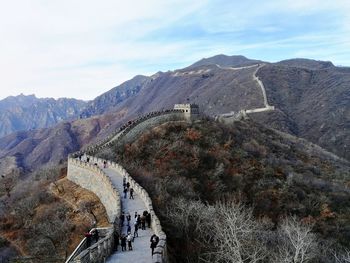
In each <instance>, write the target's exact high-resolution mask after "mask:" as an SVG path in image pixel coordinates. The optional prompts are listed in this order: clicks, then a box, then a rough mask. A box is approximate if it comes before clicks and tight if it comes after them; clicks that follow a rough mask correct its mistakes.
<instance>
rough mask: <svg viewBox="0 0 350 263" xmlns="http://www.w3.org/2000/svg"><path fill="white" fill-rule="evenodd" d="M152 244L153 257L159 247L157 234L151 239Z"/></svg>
mask: <svg viewBox="0 0 350 263" xmlns="http://www.w3.org/2000/svg"><path fill="white" fill-rule="evenodd" d="M150 242H151V250H152V256H153V253H154V249H155V248H156V247H157V244H158V242H159V237H158V236H157V235H156V234H153V235H152V236H151V239H150Z"/></svg>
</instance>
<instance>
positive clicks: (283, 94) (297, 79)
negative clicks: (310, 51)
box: [253, 60, 350, 159]
mask: <svg viewBox="0 0 350 263" xmlns="http://www.w3.org/2000/svg"><path fill="white" fill-rule="evenodd" d="M318 63H319V65H318V66H317V65H316V64H315V62H314V61H311V63H309V64H308V65H309V66H310V64H312V68H317V69H311V68H310V67H308V68H306V67H305V65H306V63H305V60H304V61H303V63H302V65H301V66H299V67H297V66H296V64H295V63H292V64H293V66H290V65H287V66H286V64H284V63H282V65H283V66H281V64H280V63H277V64H268V65H266V66H264V67H262V68H261V69H260V70H259V72H258V76H259V78H260V79H261V80H262V82H263V83H264V86H265V89H266V93H267V95H268V100H269V103H270V104H271V105H274V106H275V107H276V108H277V110H276V111H274V112H270V113H265V114H257V115H256V116H253V117H254V118H255V119H256V120H257V121H260V122H263V123H268V124H269V125H271V126H272V127H274V128H277V129H279V130H284V131H286V132H289V133H291V134H294V135H296V136H298V137H302V138H305V139H307V140H309V141H311V142H314V143H316V144H318V145H320V146H322V147H324V148H326V149H327V150H329V151H332V152H334V153H336V154H338V155H339V156H343V157H345V158H347V159H350V150H349V148H348V146H349V145H350V133H349V131H350V103H349V102H350V89H349V83H350V70H349V69H346V68H339V67H334V66H327V67H325V68H324V67H323V65H325V64H324V62H318ZM327 64H328V63H327Z"/></svg>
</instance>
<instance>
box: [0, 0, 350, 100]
mask: <svg viewBox="0 0 350 263" xmlns="http://www.w3.org/2000/svg"><path fill="white" fill-rule="evenodd" d="M217 54H226V55H244V56H246V57H248V58H252V59H260V60H265V61H270V62H275V61H280V60H283V59H289V58H296V57H298V58H301V57H303V58H311V59H317V60H326V61H332V62H333V63H334V64H335V65H340V66H350V0H331V1H329V0H244V1H242V0H239V1H237V0H190V1H189V0H138V1H137V0H127V1H120V0H98V1H97V0H95V1H92V0H50V1H47V0H11V1H8V0H0V78H1V79H0V99H2V98H5V97H7V96H10V95H18V94H20V93H23V94H25V95H29V94H35V95H36V96H37V97H54V98H59V97H71V98H77V99H83V100H91V99H93V98H95V97H96V96H98V95H100V94H102V93H103V92H106V91H108V90H110V89H111V88H113V87H115V86H117V85H119V84H121V83H122V82H124V81H126V80H128V79H130V78H132V77H133V76H135V75H138V74H142V75H152V74H154V73H156V72H158V71H167V70H175V69H178V68H183V67H185V66H188V65H190V64H192V63H194V62H196V61H197V60H199V59H201V58H207V57H210V56H214V55H217Z"/></svg>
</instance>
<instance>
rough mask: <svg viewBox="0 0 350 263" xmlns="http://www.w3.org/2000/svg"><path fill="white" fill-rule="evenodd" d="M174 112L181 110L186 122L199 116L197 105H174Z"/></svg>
mask: <svg viewBox="0 0 350 263" xmlns="http://www.w3.org/2000/svg"><path fill="white" fill-rule="evenodd" d="M174 110H181V111H182V112H183V113H184V115H185V118H186V119H188V120H191V119H195V118H197V117H198V116H199V106H198V105H197V104H190V103H187V104H175V105H174Z"/></svg>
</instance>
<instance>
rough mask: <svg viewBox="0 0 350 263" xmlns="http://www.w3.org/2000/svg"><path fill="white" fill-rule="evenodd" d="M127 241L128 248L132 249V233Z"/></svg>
mask: <svg viewBox="0 0 350 263" xmlns="http://www.w3.org/2000/svg"><path fill="white" fill-rule="evenodd" d="M127 241H128V249H129V250H132V236H131V234H129V235H128V237H127Z"/></svg>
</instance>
